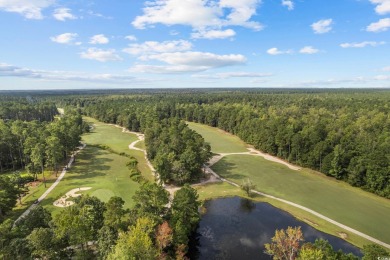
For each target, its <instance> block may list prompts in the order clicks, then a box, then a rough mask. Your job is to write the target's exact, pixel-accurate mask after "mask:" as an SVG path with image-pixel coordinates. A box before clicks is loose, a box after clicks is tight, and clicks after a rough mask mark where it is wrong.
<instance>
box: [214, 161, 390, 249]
mask: <svg viewBox="0 0 390 260" xmlns="http://www.w3.org/2000/svg"><path fill="white" fill-rule="evenodd" d="M213 169H214V170H215V171H216V172H217V173H219V174H220V175H221V176H223V177H224V178H227V179H229V180H232V181H234V182H236V183H241V182H242V181H243V180H244V179H246V178H250V179H251V180H252V182H253V183H254V184H256V186H257V187H256V190H259V191H262V192H265V193H267V194H270V195H274V196H276V197H280V198H283V199H286V200H290V201H292V202H295V203H298V204H301V205H303V206H306V207H308V208H310V209H313V210H315V211H317V212H319V213H321V214H323V215H325V216H327V217H330V218H332V219H334V220H336V221H338V222H340V223H342V224H345V225H347V226H350V227H352V228H355V229H357V230H359V231H361V232H363V233H366V234H368V235H371V236H373V237H375V238H378V239H380V240H382V241H384V242H387V243H390V225H389V224H390V222H389V219H390V218H389V216H390V201H388V200H386V199H383V198H380V197H378V196H375V195H373V194H370V193H368V192H364V191H362V190H360V189H358V188H353V187H351V186H349V185H348V184H346V183H343V182H340V181H335V180H333V179H330V178H327V177H325V176H321V175H319V174H314V173H310V172H309V171H307V170H305V169H303V170H301V171H293V170H290V169H289V168H288V167H286V166H284V165H281V164H278V163H275V162H271V161H267V160H265V159H263V158H261V157H258V156H250V155H231V156H227V157H225V158H223V159H222V160H221V161H219V162H218V163H216V164H215V165H214V166H213Z"/></svg>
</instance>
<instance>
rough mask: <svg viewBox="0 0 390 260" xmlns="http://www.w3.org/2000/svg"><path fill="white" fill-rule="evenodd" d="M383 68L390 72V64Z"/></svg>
mask: <svg viewBox="0 0 390 260" xmlns="http://www.w3.org/2000/svg"><path fill="white" fill-rule="evenodd" d="M382 70H383V71H388V72H390V66H388V67H384V68H382Z"/></svg>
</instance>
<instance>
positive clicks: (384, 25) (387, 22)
mask: <svg viewBox="0 0 390 260" xmlns="http://www.w3.org/2000/svg"><path fill="white" fill-rule="evenodd" d="M389 28H390V18H384V19H380V20H379V21H378V22H376V23H371V24H370V25H369V26H367V28H366V30H367V31H368V32H384V31H387V30H388V29H389Z"/></svg>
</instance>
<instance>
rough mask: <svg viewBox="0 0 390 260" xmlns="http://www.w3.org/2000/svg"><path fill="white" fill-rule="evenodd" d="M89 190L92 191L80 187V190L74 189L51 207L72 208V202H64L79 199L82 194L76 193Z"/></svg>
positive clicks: (88, 188)
mask: <svg viewBox="0 0 390 260" xmlns="http://www.w3.org/2000/svg"><path fill="white" fill-rule="evenodd" d="M90 189H92V187H82V188H76V189H73V190H70V191H68V192H67V193H66V194H65V195H64V196H62V197H61V198H59V199H58V200H56V201H54V202H53V205H54V206H56V207H60V208H65V207H69V206H72V205H73V204H74V201H66V200H67V199H70V198H76V197H79V196H81V195H82V194H79V193H78V192H80V191H85V190H90Z"/></svg>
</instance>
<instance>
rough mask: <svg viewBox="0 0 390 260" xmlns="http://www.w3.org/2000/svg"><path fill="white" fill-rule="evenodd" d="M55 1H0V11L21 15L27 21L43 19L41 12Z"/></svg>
mask: <svg viewBox="0 0 390 260" xmlns="http://www.w3.org/2000/svg"><path fill="white" fill-rule="evenodd" d="M54 3H55V0H0V10H3V11H6V12H13V13H18V14H21V15H23V16H24V17H25V18H27V19H43V15H42V10H43V9H45V8H47V7H49V6H51V5H53V4H54Z"/></svg>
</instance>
